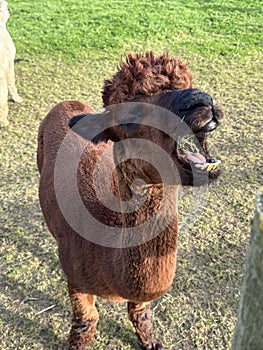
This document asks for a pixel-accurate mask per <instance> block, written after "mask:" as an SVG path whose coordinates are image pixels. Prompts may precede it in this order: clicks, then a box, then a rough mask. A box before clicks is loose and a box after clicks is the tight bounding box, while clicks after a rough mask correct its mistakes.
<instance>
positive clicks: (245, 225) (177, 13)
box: [0, 0, 263, 350]
mask: <svg viewBox="0 0 263 350" xmlns="http://www.w3.org/2000/svg"><path fill="white" fill-rule="evenodd" d="M261 7H262V5H261V4H260V1H259V0H253V1H252V0H228V1H226V0H214V1H209V0H197V1H193V0H189V1H184V0H178V1H172V0H164V1H160V0H152V1H146V0H134V1H128V0H111V1H109V0H108V1H105V0H100V1H99V0H93V1H92V2H91V1H84V0H75V1H73V0H64V1H62V0H57V1H55V0H47V1H45V2H43V1H40V0H34V1H29V0H24V1H19V0H10V1H9V8H10V12H11V18H10V20H9V22H8V30H9V32H10V34H11V35H12V37H13V40H14V42H15V44H16V47H17V56H16V58H17V59H20V61H19V63H16V66H15V69H16V76H17V86H18V89H19V93H20V95H21V96H22V97H23V98H24V102H23V103H22V104H21V105H19V104H16V103H13V102H12V101H9V107H10V110H9V120H10V126H9V127H8V128H2V129H0V184H1V186H0V238H1V246H0V271H1V275H0V328H1V333H0V349H1V350H13V349H19V350H43V349H48V350H62V349H65V348H66V338H67V333H68V330H69V325H70V318H71V313H70V305H69V299H68V297H67V291H66V283H65V279H64V276H63V274H62V272H61V269H60V267H59V262H58V256H57V252H56V245H55V242H54V240H53V238H52V237H51V235H50V234H49V232H48V230H47V227H46V225H45V223H44V220H43V217H42V214H41V211H40V208H39V204H38V180H39V176H38V172H37V167H36V144H37V131H38V127H39V124H40V122H41V120H42V119H43V118H44V116H45V115H46V114H47V112H48V111H49V110H50V108H51V107H52V106H54V105H55V104H56V103H57V102H59V101H61V100H64V99H79V100H81V101H85V102H87V103H88V104H90V105H91V106H93V107H94V108H97V109H99V108H101V106H102V101H101V88H102V86H103V81H104V79H107V78H109V77H111V75H112V74H113V73H114V72H115V71H116V66H117V62H118V60H119V58H120V57H121V56H123V55H125V53H127V52H128V51H132V52H137V51H138V52H143V51H145V50H146V49H152V50H153V51H154V52H156V53H162V52H163V51H166V50H169V52H170V53H171V54H173V55H177V56H179V57H181V58H182V59H184V60H186V61H187V62H188V63H189V67H190V69H191V71H192V73H193V76H194V85H195V86H196V87H199V88H201V89H203V90H205V91H207V92H209V93H210V94H211V95H212V96H213V97H214V100H215V101H216V103H218V104H220V105H221V106H222V108H223V110H224V112H225V122H224V124H223V125H222V127H221V128H219V129H218V131H217V132H216V133H215V134H214V135H213V141H211V145H210V149H211V150H212V154H213V155H214V157H215V158H217V159H221V160H222V170H223V173H222V176H221V177H220V179H219V180H218V181H217V183H216V184H213V185H212V186H211V187H210V189H209V192H208V194H207V198H206V203H205V206H204V207H203V209H202V211H201V212H200V215H199V217H198V218H197V219H196V221H195V222H194V223H192V225H191V226H190V227H188V228H187V229H186V228H185V227H183V225H182V230H181V235H180V236H179V254H178V268H177V273H176V276H175V279H174V283H173V286H172V288H171V290H170V291H169V292H168V293H167V294H166V295H165V296H164V297H163V298H161V299H160V300H158V301H156V302H154V303H153V310H154V311H153V312H154V318H155V328H156V333H157V335H158V336H159V337H160V338H162V340H163V342H164V343H165V346H166V347H165V348H166V349H172V350H194V349H198V350H208V349H211V350H215V349H217V350H226V349H230V344H231V339H232V335H233V330H234V326H235V323H236V316H237V308H238V302H239V295H240V286H241V283H242V274H243V267H244V261H245V256H246V249H247V243H248V239H249V235H250V220H251V218H252V216H253V211H254V198H255V193H256V191H257V189H258V188H259V187H260V185H262V175H263V161H262V141H263V138H262V136H263V133H262V113H263V104H262V97H263V94H262V86H263V84H262V83H263V82H262V52H261V49H262V18H261V16H260V12H261ZM260 23H261V25H260ZM187 198H188V197H187V195H186V198H185V199H182V203H181V208H180V209H181V211H180V213H181V217H183V216H184V213H186V212H187V211H188V210H189V205H190V204H189V201H188V199H187ZM49 307H50V310H47V311H45V312H41V311H43V310H44V309H46V308H49ZM98 308H99V312H100V321H99V324H98V331H97V334H96V336H95V340H94V343H93V345H92V346H91V349H93V350H95V349H109V350H116V349H119V350H131V349H136V350H139V347H138V344H137V339H136V336H135V334H134V332H133V328H132V326H131V324H130V323H129V321H128V320H127V315H126V305H122V304H112V303H108V302H105V301H103V300H98ZM257 350H259V349H257Z"/></svg>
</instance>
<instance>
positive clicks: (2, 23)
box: [0, 0, 23, 126]
mask: <svg viewBox="0 0 263 350" xmlns="http://www.w3.org/2000/svg"><path fill="white" fill-rule="evenodd" d="M7 6H8V5H7V2H6V1H5V0H0V126H7V125H8V124H9V122H8V120H7V115H8V104H7V100H8V90H9V92H10V94H11V96H12V99H13V100H14V101H15V102H19V103H20V102H22V101H23V99H22V98H21V97H20V96H19V95H18V93H17V88H16V86H15V71H14V59H15V54H16V48H15V45H14V43H13V40H12V38H11V36H10V34H9V33H8V31H7V29H6V22H7V21H8V19H9V17H10V14H9V11H8V7H7Z"/></svg>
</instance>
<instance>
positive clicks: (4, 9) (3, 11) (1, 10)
mask: <svg viewBox="0 0 263 350" xmlns="http://www.w3.org/2000/svg"><path fill="white" fill-rule="evenodd" d="M9 17H10V14H9V11H8V4H7V2H6V1H5V0H0V25H1V24H4V25H5V24H6V22H7V21H8V19H9Z"/></svg>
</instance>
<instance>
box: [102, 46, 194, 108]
mask: <svg viewBox="0 0 263 350" xmlns="http://www.w3.org/2000/svg"><path fill="white" fill-rule="evenodd" d="M190 87H192V74H191V72H190V71H189V69H188V68H187V65H186V63H184V62H183V61H181V60H180V59H179V58H177V57H171V56H170V55H169V53H168V52H166V53H164V54H163V55H161V56H155V55H154V53H153V52H152V51H147V52H146V53H145V55H143V54H140V53H137V54H135V55H132V54H131V53H129V54H128V55H127V56H126V60H125V61H121V62H120V64H119V70H118V72H117V73H116V74H115V75H114V76H113V77H112V78H111V79H108V80H105V82H104V88H103V91H102V99H103V103H104V107H105V106H108V105H111V104H116V103H121V102H125V101H130V100H132V99H133V98H134V97H135V96H140V95H144V96H150V95H154V94H158V93H160V92H162V91H164V90H181V89H188V88H190Z"/></svg>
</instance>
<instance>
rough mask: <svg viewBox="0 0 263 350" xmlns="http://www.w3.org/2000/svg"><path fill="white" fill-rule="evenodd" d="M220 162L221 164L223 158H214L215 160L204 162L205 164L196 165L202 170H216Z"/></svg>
mask: <svg viewBox="0 0 263 350" xmlns="http://www.w3.org/2000/svg"><path fill="white" fill-rule="evenodd" d="M219 164H221V160H214V159H213V162H209V163H204V164H195V167H196V168H198V169H201V170H207V171H211V170H215V169H216V168H217V167H218V165H219Z"/></svg>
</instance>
